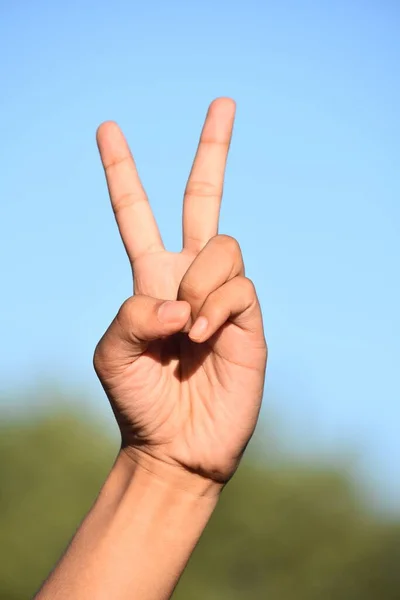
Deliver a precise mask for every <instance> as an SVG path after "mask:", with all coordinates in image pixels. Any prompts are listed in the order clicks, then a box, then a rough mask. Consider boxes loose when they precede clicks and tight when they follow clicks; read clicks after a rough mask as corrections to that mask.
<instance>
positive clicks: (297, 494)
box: [0, 411, 400, 600]
mask: <svg viewBox="0 0 400 600" xmlns="http://www.w3.org/2000/svg"><path fill="white" fill-rule="evenodd" d="M116 450H117V446H116V444H115V443H114V441H113V440H112V437H111V436H110V435H109V434H107V433H105V432H104V428H103V427H101V426H100V424H99V423H97V424H96V423H95V424H93V420H92V419H91V418H90V419H89V418H82V417H79V416H78V415H75V416H74V415H71V414H69V413H68V412H64V413H63V412H62V411H61V412H60V411H58V412H56V413H55V412H54V411H53V413H52V414H51V415H50V416H48V417H43V418H40V419H36V420H31V421H22V420H21V419H14V420H10V419H6V420H3V423H2V425H1V431H0V469H1V474H2V484H1V492H0V532H1V541H2V543H1V557H0V558H1V560H0V598H1V600H23V599H24V600H26V598H29V597H32V595H33V594H34V592H35V591H36V589H37V588H38V587H39V585H40V583H41V581H42V580H43V579H44V578H45V577H46V575H47V573H48V572H49V570H50V569H51V568H52V566H53V565H54V564H55V562H56V560H57V559H58V558H59V556H60V555H61V553H62V551H63V550H64V548H65V546H66V544H67V543H68V541H69V539H70V538H71V536H72V535H73V533H74V531H75V529H76V527H77V526H78V524H79V522H80V520H81V519H82V517H83V516H84V514H85V512H86V511H87V510H88V508H89V507H90V505H91V504H92V502H93V500H94V498H95V496H96V495H97V493H98V491H99V488H100V486H101V484H102V482H103V481H104V479H105V477H106V475H107V473H108V471H109V469H110V468H111V465H112V462H113V459H114V456H115V453H116ZM399 564H400V526H399V523H391V522H385V521H384V520H383V519H382V518H380V517H378V516H377V515H375V514H374V513H373V512H372V511H369V510H367V509H366V508H365V506H364V504H363V503H362V502H360V499H359V498H358V496H357V494H356V493H355V488H354V487H353V486H352V482H351V481H350V480H349V478H348V476H346V474H344V473H342V472H340V471H339V470H337V471H335V470H334V469H329V468H327V469H322V468H316V467H315V466H313V465H308V466H307V465H298V464H297V465H296V466H293V465H292V466H291V465H289V464H288V465H286V466H282V465H280V466H279V467H278V466H277V465H276V464H269V463H266V464H262V465H260V462H259V460H258V461H256V460H254V459H253V457H252V456H251V453H249V455H248V457H247V459H246V460H245V461H244V462H243V464H242V466H241V467H240V469H239V471H238V474H237V475H236V477H235V478H234V479H233V480H232V482H231V483H229V485H228V487H227V489H226V491H225V492H224V493H223V495H222V498H221V502H220V504H219V506H218V508H217V510H216V512H215V514H214V516H213V518H212V520H211V522H210V524H209V526H208V527H207V530H206V532H205V534H204V536H203V537H202V539H201V541H200V543H199V545H198V547H197V549H196V551H195V553H194V555H193V557H192V559H191V561H190V564H189V566H188V569H187V570H186V572H185V573H184V575H183V577H182V580H181V582H180V584H179V586H178V588H177V590H176V593H175V596H174V597H175V598H176V600H183V599H184V600H200V599H201V600H204V598H207V600H217V599H218V600H225V599H229V600H236V599H239V598H240V599H243V598H246V599H249V600H253V599H254V600H261V599H263V600H264V599H265V600H322V599H324V600H361V599H362V600H369V599H371V600H372V599H374V600H376V599H377V598H379V599H380V600H394V599H398V598H399V597H400V576H399ZM110 600H112V599H110Z"/></svg>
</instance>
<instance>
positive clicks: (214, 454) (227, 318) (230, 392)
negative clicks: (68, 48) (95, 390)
mask: <svg viewBox="0 0 400 600" xmlns="http://www.w3.org/2000/svg"><path fill="white" fill-rule="evenodd" d="M234 113H235V105H234V102H233V101H232V100H230V99H223V98H221V99H218V100H215V101H214V102H213V103H212V104H211V105H210V108H209V111H208V114H207V118H206V121H205V124H204V127H203V131H202V134H201V138H200V142H199V146H198V150H197V154H196V158H195V161H194V163H193V167H192V171H191V173H190V176H189V180H188V183H187V187H186V190H185V196H184V203H183V249H182V251H181V252H179V253H172V252H168V251H167V250H165V248H164V246H163V243H162V240H161V236H160V233H159V231H158V228H157V225H156V222H155V219H154V216H153V214H152V211H151V208H150V205H149V202H148V200H147V197H146V194H145V191H144V189H143V187H142V185H141V183H140V180H139V176H138V173H137V170H136V166H135V163H134V160H133V158H132V156H131V154H130V151H129V148H128V146H127V143H126V141H125V139H124V137H123V134H122V133H121V131H120V130H119V128H118V126H117V125H116V124H115V123H112V122H107V123H103V124H102V125H101V126H100V127H99V130H98V134H97V141H98V146H99V150H100V154H101V159H102V162H103V166H104V169H105V173H106V179H107V184H108V189H109V193H110V197H111V203H112V206H113V210H114V213H115V217H116V221H117V224H118V228H119V231H120V234H121V237H122V240H123V243H124V245H125V249H126V251H127V254H128V257H129V260H130V263H131V265H132V270H133V280H134V292H135V294H134V296H132V297H131V298H129V299H128V300H127V301H126V302H125V303H124V304H123V305H122V307H121V309H120V310H119V312H118V314H117V316H116V318H115V319H114V321H113V322H112V323H111V325H110V327H109V328H108V330H107V331H106V333H105V334H104V336H103V337H102V339H101V340H100V342H99V344H98V345H97V348H96V351H95V356H94V366H95V370H96V372H97V374H98V376H99V378H100V381H101V383H102V385H103V387H104V390H105V392H106V394H107V396H108V398H109V400H110V402H111V406H112V408H113V411H114V413H115V416H116V419H117V421H118V424H119V426H120V429H121V436H122V449H123V450H124V451H125V452H126V453H127V454H128V455H129V456H130V457H131V458H133V459H134V460H135V462H137V463H138V464H143V465H144V466H145V468H146V469H148V470H150V471H154V472H155V473H156V474H159V473H164V472H165V469H167V471H168V472H170V471H174V472H179V473H182V472H184V473H187V474H190V476H191V477H193V476H196V475H197V476H201V478H202V479H204V480H206V481H208V482H212V483H217V484H218V485H221V484H224V483H226V482H227V481H228V480H229V478H230V477H231V476H232V474H233V473H234V471H235V469H236V467H237V465H238V462H239V460H240V457H241V455H242V453H243V451H244V449H245V447H246V444H247V443H248V441H249V439H250V437H251V435H252V433H253V431H254V427H255V425H256V421H257V418H258V413H259V409H260V405H261V398H262V394H263V385H264V376H265V367H266V358H267V347H266V343H265V338H264V332H263V325H262V317H261V311H260V305H259V302H258V299H257V295H256V292H255V289H254V286H253V284H252V282H251V281H250V280H249V279H247V278H246V277H245V275H244V265H243V260H242V255H241V251H240V247H239V245H238V243H237V242H236V241H235V240H234V239H233V238H231V237H229V236H225V235H218V217H219V210H220V203H221V197H222V189H223V180H224V172H225V164H226V159H227V154H228V150H229V145H230V140H231V135H232V127H233V121H234ZM165 301H167V302H165ZM171 468H172V469H171Z"/></svg>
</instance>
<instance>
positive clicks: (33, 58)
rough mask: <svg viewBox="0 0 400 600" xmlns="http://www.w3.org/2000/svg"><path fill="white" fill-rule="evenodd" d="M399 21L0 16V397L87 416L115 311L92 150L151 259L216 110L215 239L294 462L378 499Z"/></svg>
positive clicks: (125, 275) (264, 10) (201, 12)
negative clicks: (253, 331)
mask: <svg viewBox="0 0 400 600" xmlns="http://www.w3.org/2000/svg"><path fill="white" fill-rule="evenodd" d="M399 26H400V9H399V7H398V6H397V3H396V2H394V1H390V0H382V1H380V2H378V1H375V2H373V1H372V0H371V1H368V0H365V1H363V2H361V1H356V0H354V1H351V2H348V1H346V2H345V1H343V0H339V1H337V2H317V1H315V2H309V1H303V2H295V1H294V0H293V1H280V2H277V1H276V2H267V1H265V2H262V1H261V0H258V1H254V0H248V1H247V2H234V1H232V0H231V1H230V2H226V1H221V2H218V1H215V0H214V1H213V2H211V1H210V0H207V1H202V2H183V0H182V1H180V2H177V1H172V2H161V1H157V2H151V1H150V2H140V3H139V2H128V1H124V2H121V1H116V2H113V3H112V4H110V3H109V2H107V3H106V2H104V1H102V0H97V1H96V2H94V1H93V2H92V1H87V0H82V1H80V2H78V1H74V2H71V1H70V2H68V3H67V2H64V3H50V2H43V1H40V0H38V1H37V2H35V3H28V2H27V1H25V2H19V3H6V2H1V1H0V56H1V59H0V78H1V91H0V109H1V112H0V131H1V145H0V162H1V171H0V197H1V218H0V244H1V247H0V261H1V265H0V266H1V273H2V281H3V285H2V293H1V296H0V315H1V331H2V344H1V346H0V388H1V392H2V396H3V400H2V403H3V407H5V408H9V406H10V400H9V399H10V392H11V391H12V390H14V389H16V388H19V389H29V388H31V387H32V386H33V385H34V384H35V383H36V382H37V381H40V380H42V379H46V378H47V379H48V378H50V379H56V380H59V381H61V382H66V383H67V384H68V385H69V386H72V387H76V388H81V389H83V390H86V391H87V392H88V393H89V395H91V396H92V400H91V401H90V402H91V403H93V404H94V406H95V407H96V410H99V411H104V412H106V411H107V410H108V408H107V405H106V402H105V401H104V397H103V395H102V391H101V389H100V386H99V384H98V382H97V380H96V378H95V375H94V373H93V370H92V363H91V361H92V354H93V349H94V347H95V344H96V342H97V340H98V339H99V337H100V336H101V335H102V333H103V331H104V330H105V328H106V327H107V325H108V323H109V321H110V320H111V318H112V317H113V316H114V314H115V312H116V310H117V309H118V307H119V305H120V304H121V303H122V301H123V300H124V299H125V298H126V297H128V296H129V295H130V293H131V280H130V272H129V267H128V262H127V259H126V258H125V255H124V251H123V248H122V245H121V243H120V241H119V237H118V233H117V229H116V226H115V223H114V221H113V217H112V213H111V210H110V206H109V203H108V198H107V193H106V186H105V183H104V179H103V174H102V169H101V165H100V161H99V159H98V155H97V149H96V145H95V131H96V128H97V126H98V125H99V124H100V123H101V122H102V121H104V120H107V119H114V120H116V121H117V122H118V123H119V124H120V125H121V126H122V128H123V130H124V131H125V133H126V135H127V137H128V139H129V141H130V144H131V147H132V150H133V152H134V154H135V157H136V160H137V163H138V167H139V169H140V174H141V176H142V180H143V182H144V184H145V186H146V189H147V191H148V194H149V196H150V200H151V203H152V206H153V209H154V212H155V214H156V217H157V219H158V221H159V224H160V228H161V231H162V234H163V237H164V241H165V243H166V245H167V246H168V247H169V248H170V249H176V250H178V249H179V247H180V241H181V232H180V218H181V217H180V211H181V198H182V192H183V189H184V185H185V181H186V178H187V175H188V172H189V169H190V165H191V161H192V158H193V155H194V151H195V147H196V144H197V140H198V135H199V132H200V128H201V125H202V121H203V118H204V115H205V112H206V109H207V106H208V104H209V102H210V101H211V100H212V99H213V98H215V97H217V96H220V95H224V96H232V97H233V98H234V99H235V100H236V101H237V106H238V109H237V121H236V126H235V132H234V138H233V143H232V150H231V155H230V159H229V164H228V171H227V180H226V187H225V197H224V204H223V209H222V215H221V228H220V230H221V232H223V233H229V234H231V235H234V236H235V237H237V238H238V239H239V241H240V243H241V245H242V249H243V253H244V257H245V260H246V265H247V272H248V274H249V276H250V277H252V278H253V279H254V281H255V282H256V284H257V287H258V290H259V295H260V299H261V303H262V307H263V311H264V317H265V325H266V332H267V336H268V342H269V347H270V360H269V368H268V375H267V393H266V398H265V411H264V417H265V418H268V408H269V410H270V411H271V412H272V413H276V415H277V416H278V421H279V422H280V423H282V424H283V428H284V429H285V431H286V436H287V439H288V440H290V444H289V445H291V446H292V447H293V448H294V449H296V451H298V452H300V451H301V452H304V451H308V450H309V449H315V448H318V451H319V452H321V453H325V452H329V451H330V450H331V449H332V448H339V449H340V450H343V449H344V450H345V451H351V452H353V453H354V452H355V454H356V455H357V459H356V460H357V462H358V463H359V466H360V468H361V470H362V472H364V473H365V474H367V475H370V476H371V477H372V479H371V481H372V484H373V487H374V488H375V490H376V491H377V493H378V492H379V493H380V494H381V495H382V497H384V498H385V499H389V501H390V502H391V503H393V504H396V503H398V502H399V501H400V476H399V467H398V465H399V463H400V435H399V428H400V408H399V401H400V383H399V372H400V369H399V361H400V350H399V339H400V317H399V306H400V283H399V259H400V241H399V239H400V238H399V229H400V208H399V199H400V183H399V181H400V178H399V162H400V142H399V140H400V113H399V106H400V70H399V67H398V65H399V64H400V36H399V35H398V31H399Z"/></svg>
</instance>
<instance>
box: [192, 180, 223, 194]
mask: <svg viewBox="0 0 400 600" xmlns="http://www.w3.org/2000/svg"><path fill="white" fill-rule="evenodd" d="M220 195H221V192H220V190H219V188H218V186H216V185H215V184H213V183H210V182H209V181H189V182H188V184H187V186H186V190H185V196H186V197H199V198H215V197H216V196H218V197H219V196H220Z"/></svg>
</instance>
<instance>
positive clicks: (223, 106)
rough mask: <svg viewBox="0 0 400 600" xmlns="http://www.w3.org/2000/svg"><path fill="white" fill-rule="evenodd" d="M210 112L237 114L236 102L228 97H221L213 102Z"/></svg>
mask: <svg viewBox="0 0 400 600" xmlns="http://www.w3.org/2000/svg"><path fill="white" fill-rule="evenodd" d="M209 111H210V112H211V111H212V112H213V113H214V112H215V113H224V114H227V113H228V114H235V111H236V102H235V100H234V99H233V98H230V97H228V96H220V97H218V98H215V99H214V100H213V101H212V102H211V104H210V108H209Z"/></svg>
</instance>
